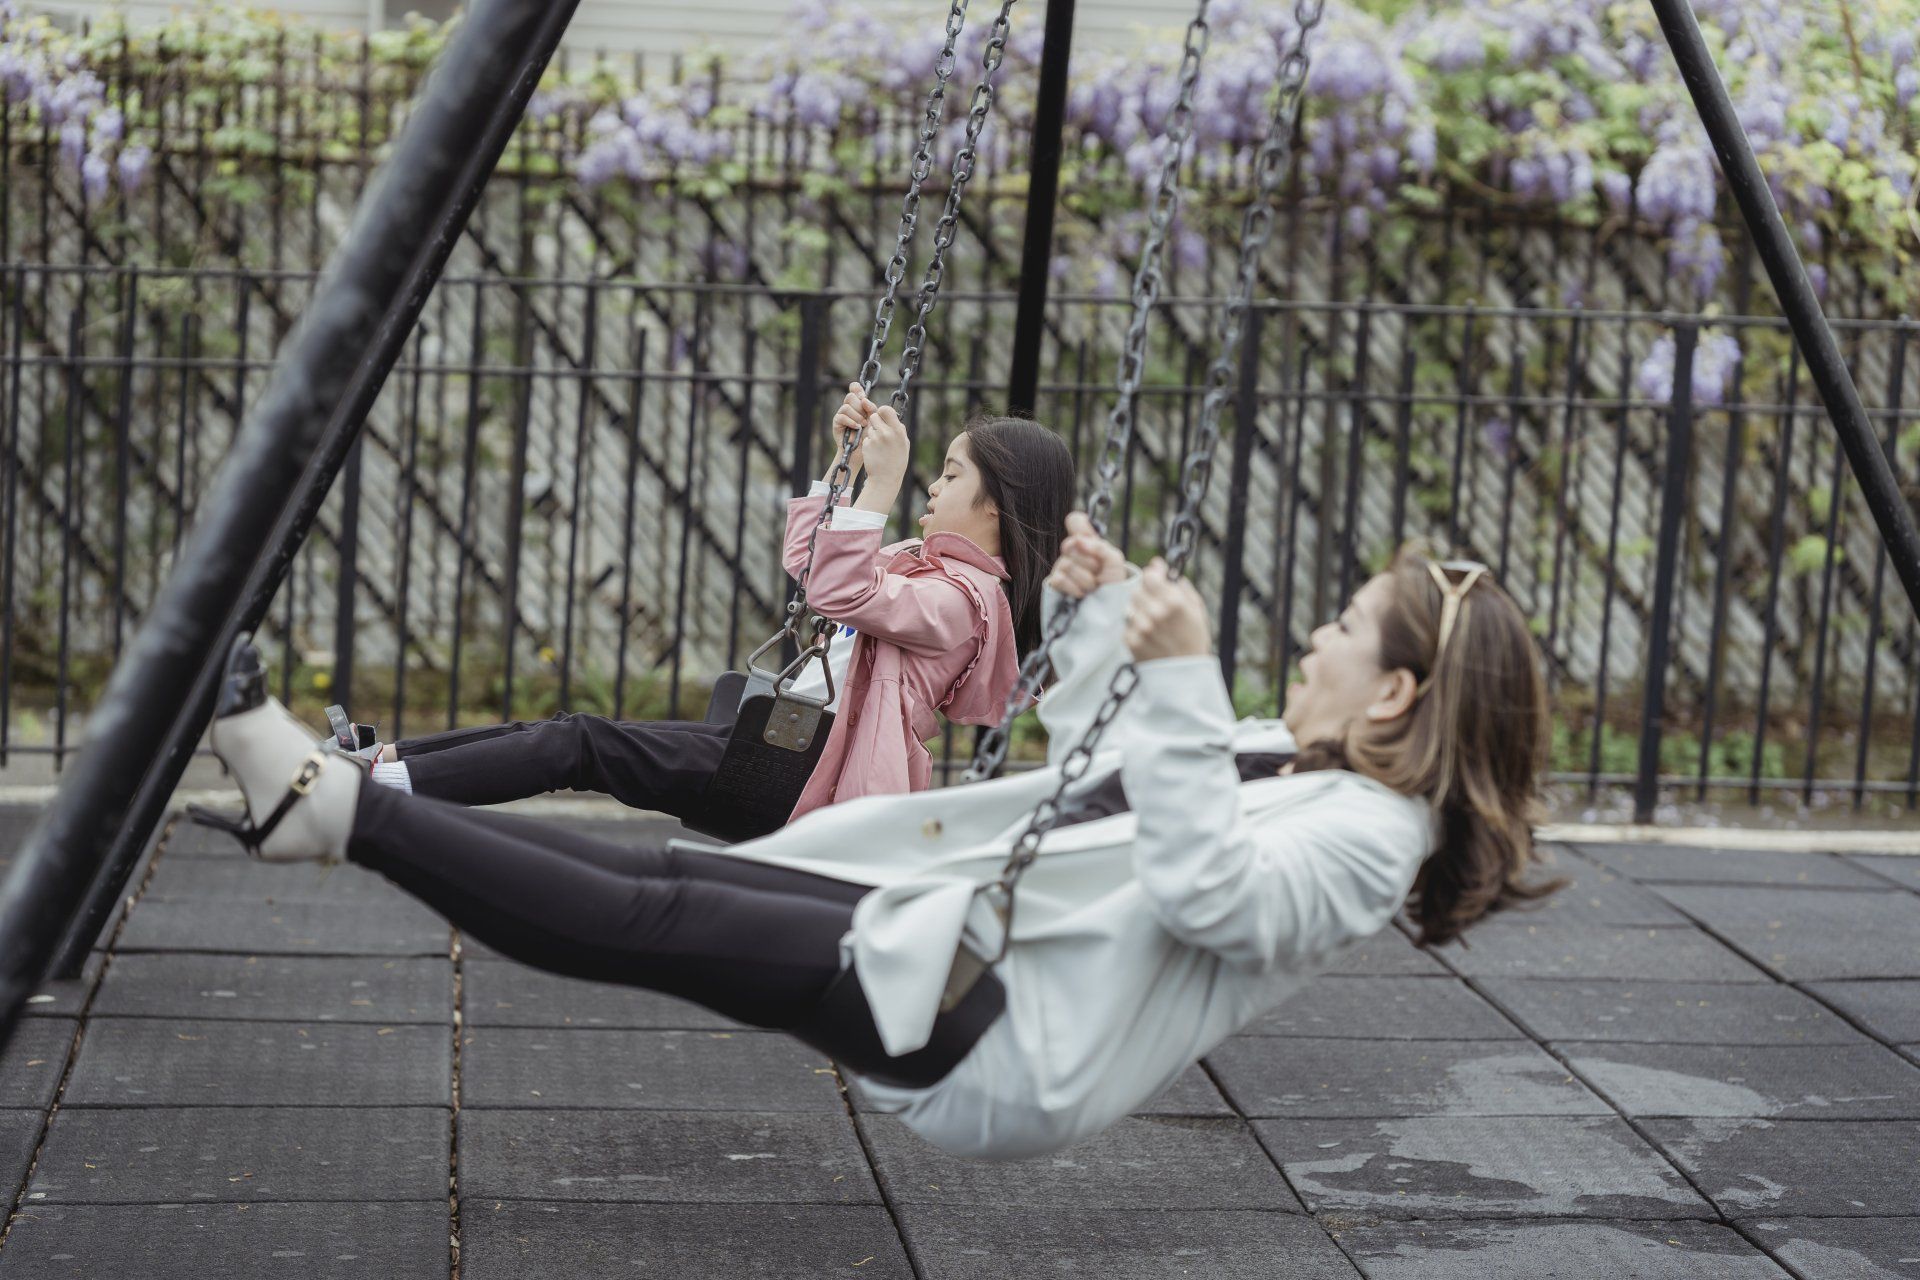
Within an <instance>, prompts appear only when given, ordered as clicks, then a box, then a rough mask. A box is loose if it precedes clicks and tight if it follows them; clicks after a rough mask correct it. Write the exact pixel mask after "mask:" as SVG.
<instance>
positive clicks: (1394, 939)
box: [1324, 925, 1450, 978]
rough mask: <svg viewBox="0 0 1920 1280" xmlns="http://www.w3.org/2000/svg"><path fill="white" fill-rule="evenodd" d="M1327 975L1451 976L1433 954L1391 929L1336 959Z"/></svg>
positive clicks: (1383, 931)
mask: <svg viewBox="0 0 1920 1280" xmlns="http://www.w3.org/2000/svg"><path fill="white" fill-rule="evenodd" d="M1324 972H1326V973H1328V974H1333V975H1338V976H1348V977H1375V976H1387V977H1407V978H1419V977H1433V978H1444V977H1448V976H1450V974H1449V973H1448V970H1447V967H1446V966H1445V965H1443V964H1441V963H1440V962H1439V961H1438V960H1436V959H1434V957H1433V955H1432V953H1431V952H1428V951H1425V950H1423V949H1421V948H1419V947H1416V946H1415V945H1414V944H1413V941H1412V939H1410V938H1408V937H1407V935H1405V934H1404V933H1401V932H1400V931H1399V930H1398V929H1395V928H1393V927H1392V926H1391V925H1389V926H1388V927H1386V928H1384V929H1382V930H1381V931H1380V932H1378V933H1376V934H1374V935H1373V936H1372V937H1370V938H1362V939H1361V940H1360V941H1359V942H1356V943H1354V944H1353V945H1352V946H1350V947H1348V948H1347V949H1346V950H1344V951H1342V952H1340V953H1339V954H1337V955H1335V956H1333V957H1332V958H1331V959H1329V960H1328V962H1327V967H1326V969H1325V970H1324Z"/></svg>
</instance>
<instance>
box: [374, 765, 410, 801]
mask: <svg viewBox="0 0 1920 1280" xmlns="http://www.w3.org/2000/svg"><path fill="white" fill-rule="evenodd" d="M373 780H374V781H375V782H377V783H379V784H380V785H381V786H383V787H392V788H393V789H394V790H395V791H404V792H406V793H407V794H408V795H412V794H413V775H412V774H410V773H408V772H407V762H406V761H404V760H382V761H380V762H379V763H377V764H375V765H374V766H373Z"/></svg>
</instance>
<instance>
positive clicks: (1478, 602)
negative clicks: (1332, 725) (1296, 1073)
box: [1294, 547, 1565, 946]
mask: <svg viewBox="0 0 1920 1280" xmlns="http://www.w3.org/2000/svg"><path fill="white" fill-rule="evenodd" d="M1386 573H1387V576H1388V577H1389V578H1390V579H1391V580H1392V582H1393V593H1392V596H1391V598H1390V600H1389V603H1388V605H1387V609H1386V612H1385V615H1384V616H1383V617H1382V618H1381V620H1380V624H1381V625H1380V665H1381V668H1382V669H1383V670H1387V671H1393V670H1396V669H1398V668H1403V667H1404V668H1405V669H1406V670H1408V671H1410V672H1412V673H1413V675H1414V677H1415V678H1416V679H1419V680H1425V679H1427V678H1428V677H1432V680H1433V683H1432V685H1431V686H1430V687H1429V688H1428V689H1427V690H1426V692H1425V693H1423V694H1421V695H1420V697H1419V700H1418V701H1417V702H1415V703H1414V705H1413V710H1412V711H1411V712H1410V713H1409V714H1407V715H1405V716H1402V717H1400V718H1398V719H1396V720H1393V721H1391V722H1388V723H1386V724H1382V725H1370V726H1365V727H1363V728H1359V729H1355V730H1353V731H1351V732H1350V733H1349V735H1348V737H1347V739H1346V740H1345V741H1344V742H1335V741H1329V742H1317V743H1312V744H1308V745H1307V746H1305V747H1303V749H1302V750H1301V752H1300V756H1299V758H1298V759H1296V760H1295V762H1294V772H1295V773H1304V772H1307V771H1309V770H1311V769H1316V768H1337V769H1350V770H1352V771H1354V772H1356V773H1362V774H1366V775H1367V776H1369V777H1371V778H1374V779H1375V780H1377V781H1379V782H1383V783H1385V784H1386V785H1387V786H1389V787H1391V788H1393V789H1394V790H1395V791H1398V792H1400V793H1401V794H1402V795H1410V796H1419V797H1421V798H1423V799H1425V800H1426V801H1427V802H1428V803H1429V804H1430V805H1432V806H1433V809H1434V812H1435V814H1436V815H1437V817H1438V820H1439V832H1438V835H1439V840H1438V845H1437V847H1436V848H1435V850H1434V852H1433V854H1432V855H1431V856H1430V857H1428V859H1427V860H1426V862H1425V863H1424V864H1423V865H1422V866H1421V868H1420V872H1419V875H1418V876H1417V877H1416V878H1415V880H1414V883H1413V893H1412V895H1411V897H1410V899H1409V901H1408V904H1407V910H1408V913H1409V914H1410V915H1411V916H1412V917H1413V921H1414V923H1415V924H1416V925H1418V926H1419V928H1420V942H1421V944H1422V945H1423V946H1431V945H1434V944H1437V943H1442V942H1446V941H1449V940H1451V939H1453V938H1456V937H1458V936H1459V935H1460V934H1461V933H1462V932H1463V931H1464V930H1465V929H1466V928H1467V926H1468V925H1470V924H1472V923H1473V922H1474V921H1476V920H1478V919H1480V918H1481V917H1483V916H1485V915H1488V914H1489V913H1491V912H1494V911H1500V910H1504V909H1506V908H1510V907H1514V906H1518V905H1519V904H1521V903H1523V902H1527V901H1529V900H1532V899H1536V898H1541V897H1545V896H1546V895H1547V894H1549V893H1551V892H1553V891H1554V890H1555V889H1558V888H1560V887H1562V886H1563V885H1564V884H1565V881H1563V880H1558V879H1541V878H1540V877H1539V876H1538V875H1537V874H1536V872H1537V870H1538V868H1539V867H1540V865H1541V864H1542V862H1543V861H1544V860H1543V859H1542V858H1541V857H1540V854H1539V852H1538V850H1536V849H1535V848H1534V843H1533V827H1534V824H1535V823H1536V821H1538V819H1539V817H1540V804H1539V783H1540V775H1541V772H1542V770H1543V769H1544V768H1545V766H1546V762H1547V746H1548V716H1549V712H1548V705H1547V694H1546V684H1545V682H1544V681H1543V680H1542V678H1541V674H1540V659H1539V651H1538V647H1537V646H1536V644H1535V642H1534V639H1533V632H1532V630H1531V628H1529V627H1528V625H1527V617H1526V614H1525V613H1523V612H1522V611H1521V609H1520V606H1519V605H1518V604H1516V603H1515V602H1514V600H1513V598H1512V597H1511V596H1509V595H1508V594H1507V593H1506V592H1505V591H1504V590H1502V589H1501V588H1500V585H1499V584H1498V583H1496V582H1494V581H1493V580H1492V579H1491V578H1490V577H1489V578H1482V579H1481V580H1480V581H1479V582H1476V583H1475V584H1474V586H1473V588H1472V589H1471V590H1470V591H1469V592H1468V593H1467V595H1466V601H1467V603H1466V604H1465V605H1464V606H1463V607H1462V608H1461V610H1460V613H1459V617H1458V619H1457V621H1456V624H1455V627H1454V633H1453V635H1452V637H1451V638H1450V639H1449V640H1448V641H1447V648H1446V651H1445V652H1444V653H1443V654H1441V655H1440V664H1439V669H1438V670H1433V669H1432V665H1433V656H1434V649H1435V647H1436V646H1437V645H1438V643H1439V639H1440V615H1441V605H1442V596H1441V593H1440V587H1439V584H1438V583H1436V582H1434V580H1433V577H1432V574H1431V573H1430V572H1429V571H1428V569H1427V557H1426V555H1425V554H1424V553H1423V552H1422V551H1421V550H1420V549H1419V548H1418V547H1403V548H1402V549H1401V551H1400V553H1399V554H1398V555H1396V556H1395V557H1394V559H1393V563H1392V564H1391V565H1389V566H1388V568H1387V570H1386Z"/></svg>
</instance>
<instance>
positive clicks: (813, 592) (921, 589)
mask: <svg viewBox="0 0 1920 1280" xmlns="http://www.w3.org/2000/svg"><path fill="white" fill-rule="evenodd" d="M833 427H834V432H835V457H836V459H837V457H838V453H839V442H840V439H841V438H843V437H844V436H846V435H847V434H849V433H853V432H859V431H861V430H862V429H863V428H864V430H865V435H864V437H863V439H862V443H861V445H860V447H859V448H858V449H856V450H855V451H854V454H853V457H852V468H853V474H854V475H856V476H857V475H858V474H859V473H860V471H861V469H862V467H864V468H865V470H866V473H867V485H866V489H865V490H864V491H863V492H862V493H861V495H860V498H859V500H858V501H857V502H852V504H851V505H845V502H846V501H847V500H850V498H851V493H852V480H851V479H849V481H848V484H847V499H843V505H842V506H841V507H840V508H839V509H838V510H836V511H835V512H833V514H832V517H831V519H830V523H829V524H828V525H827V527H826V528H824V529H822V530H821V532H820V536H819V541H818V546H817V550H816V552H815V555H814V562H813V572H812V574H811V576H810V577H809V578H808V580H807V603H808V607H809V608H810V609H812V610H814V611H816V612H818V613H819V614H821V615H822V616H823V617H827V618H831V619H833V620H834V621H836V622H838V623H839V624H840V629H839V632H838V634H837V635H836V636H835V638H834V640H833V643H832V644H831V646H830V647H829V649H828V661H829V662H830V663H831V665H832V672H833V698H832V701H831V702H830V703H829V707H830V709H833V710H835V711H836V712H837V714H836V715H835V717H834V722H833V728H832V731H831V733H830V734H829V736H828V739H827V743H826V746H825V748H824V750H823V752H822V754H821V757H820V761H819V764H818V765H817V766H816V768H815V769H814V772H813V775H812V777H811V779H810V780H809V782H808V785H807V787H806V790H805V792H804V793H803V794H802V795H801V797H800V802H799V804H798V805H797V806H796V807H795V809H794V811H793V816H795V817H798V816H799V815H801V814H803V813H807V812H810V811H811V810H814V809H817V808H819V807H820V806H822V805H825V804H830V803H832V802H833V801H835V800H850V799H852V798H854V797H855V796H863V795H875V794H884V793H891V792H900V791H919V790H922V789H924V788H925V787H926V786H927V785H928V783H929V782H930V781H931V779H932V761H931V758H930V757H929V756H928V754H927V749H926V746H925V745H924V744H925V742H926V740H927V739H929V738H931V737H933V736H934V734H935V733H936V732H937V731H938V727H939V723H938V718H937V717H938V716H940V715H944V716H945V717H946V718H947V719H948V720H951V721H954V722H955V723H958V724H990V723H993V722H994V721H995V720H997V719H998V718H999V716H1000V713H1001V710H1002V709H1003V708H1004V706H1005V704H1006V699H1007V695H1008V693H1010V692H1011V691H1012V689H1013V685H1014V682H1015V677H1016V674H1017V672H1018V669H1019V665H1020V658H1021V657H1022V656H1023V655H1024V654H1025V653H1026V651H1027V650H1028V649H1030V648H1032V647H1033V646H1034V645H1035V644H1037V643H1038V642H1039V634H1040V595H1041V583H1042V579H1043V577H1044V575H1045V574H1046V572H1047V569H1048V566H1049V565H1050V564H1051V563H1052V561H1053V558H1054V556H1055V554H1056V553H1057V551H1058V548H1059V545H1060V527H1061V521H1062V519H1063V518H1064V516H1065V514H1066V510H1067V508H1068V506H1069V505H1071V503H1072V501H1073V485H1074V477H1073V459H1072V457H1071V456H1070V455H1069V453H1068V451H1067V447H1066V445H1065V443H1064V442H1062V441H1061V439H1060V438H1059V437H1058V436H1056V435H1055V434H1054V433H1053V432H1051V431H1049V430H1047V429H1046V428H1045V427H1042V426H1040V425H1039V424H1037V423H1033V422H1029V421H1026V420H1024V419H1020V418H981V419H979V420H976V421H974V422H972V423H969V424H968V426H967V428H966V430H964V431H963V432H962V433H961V434H960V435H959V436H957V437H955V439H954V441H953V443H952V445H951V446H949V448H948V449H947V456H946V461H945V463H944V464H943V465H942V467H941V471H940V475H939V476H938V477H937V478H936V479H935V480H934V481H933V483H932V484H931V485H929V486H928V488H927V513H926V515H924V516H923V517H921V520H920V532H921V536H920V537H919V538H916V539H911V540H908V541H904V542H895V543H892V544H891V545H886V546H883V545H881V543H882V538H881V530H882V528H883V527H884V526H885V525H886V522H887V514H888V512H890V511H891V510H892V509H893V507H894V505H895V503H896V502H897V501H898V499H899V496H900V486H901V485H902V483H904V481H905V479H906V474H907V461H908V443H907V433H906V428H905V427H904V426H903V425H902V424H901V422H900V419H899V417H898V416H897V415H896V414H895V413H894V411H893V410H892V409H891V408H879V409H876V408H875V407H874V405H873V404H872V402H871V401H869V400H868V399H867V398H866V395H865V393H864V391H863V389H862V388H861V387H860V385H859V384H858V383H854V384H852V385H851V386H850V387H849V389H848V392H847V396H846V399H845V401H844V402H843V403H842V405H841V407H840V410H839V412H838V413H836V414H835V416H834V421H833ZM831 475H832V472H831V470H829V472H828V477H829V478H831ZM827 491H828V485H827V483H826V482H825V481H820V482H817V483H816V484H815V485H814V487H813V492H812V493H811V494H810V495H809V496H807V497H804V498H795V499H793V500H792V501H791V502H790V503H789V504H788V508H787V536H786V550H785V560H786V567H787V570H788V572H789V573H792V574H795V575H796V576H797V575H798V574H799V573H800V571H801V569H802V567H803V566H804V565H805V563H806V555H807V541H808V538H809V536H810V535H811V534H812V532H813V530H814V527H815V526H816V525H818V524H819V523H820V517H821V515H822V511H823V506H824V503H825V500H826V499H825V494H826V493H827ZM793 687H794V688H795V689H796V690H797V691H798V692H801V693H810V694H812V695H813V696H815V697H819V696H822V695H824V694H825V693H826V673H825V672H823V671H822V670H821V667H820V664H819V663H818V662H811V663H809V664H808V665H807V667H806V668H805V669H804V670H803V672H802V673H801V674H800V675H799V676H798V677H797V678H796V680H795V683H794V686H793ZM730 732H731V729H730V726H728V725H724V724H722V725H715V724H706V723H700V722H689V721H652V722H646V723H631V722H622V721H616V720H611V719H608V718H607V717H605V716H596V715H570V714H567V713H565V712H562V713H561V714H560V715H558V716H555V717H554V718H553V719H551V720H542V721H532V722H528V721H517V722H515V723H512V724H503V725H488V726H484V727H480V728H472V729H455V730H453V731H451V732H449V733H438V734H432V735H430V736H427V737H421V738H412V739H408V740H407V741H404V742H400V743H395V744H389V745H387V746H385V747H382V748H380V749H379V750H378V752H377V753H376V754H377V760H378V763H376V764H375V765H374V768H373V777H374V780H375V781H376V782H380V783H383V784H385V785H387V786H390V787H395V788H398V789H399V790H402V791H412V792H414V793H416V794H419V795H427V796H434V797H437V798H440V799H443V800H452V801H455V802H457V803H460V804H468V805H477V804H496V803H499V802H501V801H505V800H515V799H519V798H521V797H523V796H531V795H538V794H540V793H541V792H545V791H559V790H565V789H572V790H574V791H601V792H606V793H607V794H609V795H612V796H613V797H615V798H616V799H618V800H620V801H622V802H624V803H626V804H629V805H632V806H634V807H635V808H640V809H657V810H661V811H663V812H666V813H669V814H672V815H674V816H675V817H678V818H682V819H685V820H686V821H687V822H688V824H689V825H692V826H695V827H701V826H705V825H707V820H708V819H709V818H711V817H714V816H715V815H711V814H710V813H709V811H708V807H707V802H706V800H705V792H706V789H707V783H708V781H709V780H710V779H711V778H712V777H713V774H714V771H715V769H717V768H718V767H719V764H720V759H721V756H722V755H723V754H724V753H725V751H726V746H727V738H728V734H729V733H730ZM718 825H720V826H721V827H722V828H723V829H731V827H732V826H733V823H731V822H730V821H727V822H720V823H718Z"/></svg>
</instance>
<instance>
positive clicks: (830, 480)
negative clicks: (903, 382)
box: [776, 0, 1011, 671]
mask: <svg viewBox="0 0 1920 1280" xmlns="http://www.w3.org/2000/svg"><path fill="white" fill-rule="evenodd" d="M1010 2H1011V0H1009V3H1010ZM967 4H968V0H953V3H952V7H951V8H949V9H948V11H947V27H946V41H945V43H943V44H942V45H941V46H940V56H939V58H938V59H937V60H936V61H935V62H934V67H933V88H932V89H931V90H929V91H928V93H927V104H926V112H925V115H924V117H923V118H922V120H921V122H920V138H919V143H918V145H917V146H916V147H915V148H914V152H913V165H912V169H911V171H910V172H909V174H908V177H907V191H906V194H905V195H904V196H903V197H902V198H901V200H900V232H899V235H898V237H897V238H896V239H895V241H894V246H893V257H892V258H891V259H889V260H888V262H887V269H886V283H887V287H886V289H885V291H884V292H882V294H881V295H880V302H879V304H878V305H877V306H876V307H875V309H874V314H873V336H872V339H871V340H870V342H869V343H868V346H867V358H866V361H865V363H863V364H862V365H861V366H860V385H861V387H862V388H865V389H869V390H870V389H871V388H872V387H873V384H874V380H875V379H877V378H878V377H879V376H880V353H881V351H882V350H884V349H885V348H886V345H887V334H888V332H889V331H890V330H891V329H892V327H893V312H894V308H895V306H896V305H897V300H898V298H899V294H900V282H901V281H903V280H905V279H906V277H907V255H908V250H909V249H910V248H911V246H912V244H913V233H914V228H915V227H916V226H918V224H919V221H920V187H921V185H922V184H923V183H925V182H926V180H927V176H928V175H929V174H931V173H932V172H933V144H934V139H935V138H937V137H938V136H939V133H940V117H941V115H942V114H943V107H944V105H945V103H946V100H947V82H948V81H949V80H951V79H952V77H953V68H954V64H955V61H956V55H955V53H954V49H955V46H956V45H958V43H959V40H960V32H961V30H962V28H963V27H964V26H965V25H966V19H967ZM1003 43H1004V39H1003ZM976 132H977V131H976ZM895 394H896V396H897V395H898V394H899V393H898V392H896V393H895ZM861 434H862V433H861V432H857V431H855V432H849V433H848V434H847V435H846V436H845V437H844V438H842V440H841V441H840V451H839V454H838V455H837V456H836V457H835V459H834V463H833V470H832V471H831V472H829V473H828V476H827V500H826V502H825V503H824V504H823V505H822V506H821V508H820V519H819V520H818V521H816V522H815V523H814V526H813V529H812V530H811V531H810V532H809V533H808V534H807V556H806V560H805V562H804V563H802V565H801V566H800V573H799V576H798V577H797V579H796V580H795V587H794V593H793V599H791V600H789V601H787V616H786V618H785V619H784V620H783V621H782V622H781V629H782V630H784V631H785V632H786V633H787V634H788V635H790V636H792V637H793V641H794V643H795V644H796V645H798V644H800V643H801V632H802V631H804V630H805V629H806V617H807V579H809V578H811V577H812V576H813V558H814V555H815V553H816V552H817V551H818V550H819V546H820V531H821V530H822V529H824V528H826V526H827V522H828V521H829V520H831V519H832V518H833V509H834V508H835V507H837V506H839V505H840V498H841V495H843V494H844V493H846V491H847V486H849V485H851V484H852V483H853V451H854V449H855V448H857V447H858V446H859V441H860V435H861ZM833 631H834V623H833V622H832V621H830V620H829V619H826V618H823V617H820V616H818V615H817V614H816V615H815V616H814V618H813V639H812V640H811V641H810V642H808V643H807V645H806V650H807V652H809V653H811V652H814V651H818V653H819V654H820V658H821V662H822V664H823V665H824V664H825V662H826V653H827V648H828V646H829V645H830V644H831V643H832V640H833ZM777 634H778V633H776V635H777ZM800 665H801V664H800V663H798V662H795V663H794V664H792V665H791V666H790V667H789V668H788V670H790V671H791V670H795V669H797V668H798V667H799V666H800Z"/></svg>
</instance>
